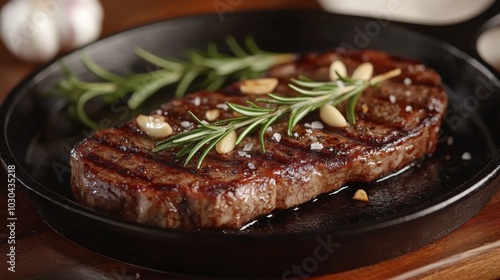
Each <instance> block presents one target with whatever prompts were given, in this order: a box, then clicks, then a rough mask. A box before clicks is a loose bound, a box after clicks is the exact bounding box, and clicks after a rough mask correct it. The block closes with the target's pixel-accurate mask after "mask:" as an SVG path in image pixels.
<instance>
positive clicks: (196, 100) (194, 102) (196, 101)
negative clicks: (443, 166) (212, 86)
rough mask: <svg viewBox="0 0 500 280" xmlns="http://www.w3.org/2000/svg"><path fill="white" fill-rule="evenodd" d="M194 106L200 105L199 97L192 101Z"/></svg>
mask: <svg viewBox="0 0 500 280" xmlns="http://www.w3.org/2000/svg"><path fill="white" fill-rule="evenodd" d="M193 104H194V106H200V105H201V99H200V97H199V96H196V97H195V98H194V100H193Z"/></svg>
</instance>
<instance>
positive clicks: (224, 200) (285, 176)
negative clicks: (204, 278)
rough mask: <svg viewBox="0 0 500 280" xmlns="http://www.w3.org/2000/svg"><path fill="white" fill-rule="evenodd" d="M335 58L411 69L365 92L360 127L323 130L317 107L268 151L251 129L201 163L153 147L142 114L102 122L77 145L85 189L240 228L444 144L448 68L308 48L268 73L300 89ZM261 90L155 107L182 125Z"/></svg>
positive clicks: (185, 223)
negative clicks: (140, 122)
mask: <svg viewBox="0 0 500 280" xmlns="http://www.w3.org/2000/svg"><path fill="white" fill-rule="evenodd" d="M335 59H340V60H342V61H343V62H344V63H345V64H346V65H347V67H348V70H349V73H352V70H353V69H354V68H355V67H356V66H357V65H359V64H360V63H361V62H362V61H370V62H372V63H373V65H374V68H375V74H379V73H382V72H386V71H389V70H392V69H394V68H400V69H401V70H402V75H400V76H398V77H396V78H394V79H392V80H390V81H385V82H383V83H382V84H381V85H380V86H379V87H373V88H370V89H368V90H366V91H365V92H364V93H363V94H362V95H361V96H360V98H359V100H358V104H357V107H356V117H357V124H356V126H352V125H351V126H349V127H348V128H347V129H338V128H330V127H327V126H326V125H325V127H324V128H323V129H313V128H311V127H310V125H309V124H310V123H311V122H313V121H316V120H319V116H318V114H317V113H314V112H313V113H311V114H310V115H309V116H308V117H307V118H306V119H305V120H303V121H302V122H301V123H300V124H299V125H297V126H296V127H295V128H294V132H295V133H294V136H292V137H289V136H287V135H286V128H287V127H286V126H287V120H282V121H281V122H279V123H277V124H275V125H273V126H272V131H268V132H267V134H266V136H265V138H266V149H267V152H266V153H265V154H262V153H261V151H260V146H259V142H258V139H257V137H255V136H251V137H247V138H245V139H244V141H243V142H242V144H240V145H239V146H238V147H236V149H235V150H233V151H232V152H230V153H228V154H226V155H220V154H217V153H216V152H215V151H212V152H210V153H209V155H208V156H207V158H206V159H205V160H204V161H203V164H202V166H201V168H200V169H196V167H195V165H196V158H194V159H193V160H192V162H191V163H190V164H189V165H187V166H184V164H183V159H182V158H181V159H179V158H177V157H176V155H175V153H176V151H177V150H165V151H162V152H159V153H153V152H151V150H152V148H153V147H155V144H156V143H157V141H158V139H152V138H151V137H148V136H147V135H146V134H145V133H144V132H142V131H141V130H140V129H139V128H138V127H137V123H136V122H135V120H132V121H130V122H128V123H125V124H122V125H120V126H117V127H112V128H109V129H103V130H99V131H97V132H95V133H93V134H92V135H91V136H90V137H88V138H86V139H84V140H83V141H82V142H80V143H79V144H78V145H77V146H76V147H75V148H74V150H73V151H72V155H71V166H72V188H73V193H74V195H75V198H76V199H77V200H78V201H80V202H82V203H83V204H85V205H87V206H89V207H92V208H95V209H98V210H102V211H106V212H110V213H115V214H118V215H120V216H122V217H124V218H126V219H130V220H134V221H137V222H139V223H146V224H151V225H157V226H161V227H170V228H178V227H182V228H206V227H231V228H238V227H241V226H242V225H243V224H245V223H247V222H249V221H251V220H253V219H255V218H257V217H259V216H262V215H265V214H268V213H269V212H271V211H273V210H274V209H285V208H290V207H294V206H296V205H298V204H301V203H304V202H306V201H308V200H310V199H312V198H314V197H315V196H318V195H319V194H322V193H327V192H331V191H333V190H336V189H338V188H339V187H340V186H342V185H343V184H345V183H346V182H352V181H363V182H369V181H372V180H375V179H377V178H379V177H381V176H383V175H385V174H387V173H390V172H394V171H397V170H398V169H401V168H402V167H404V166H406V165H408V164H411V163H412V162H414V161H415V160H417V159H420V158H422V157H424V156H425V155H426V154H430V153H432V152H433V151H434V150H435V147H436V142H437V135H438V131H439V127H440V124H441V120H442V117H443V113H444V111H445V109H446V104H447V98H446V94H445V92H444V90H443V88H442V87H441V80H440V77H439V75H438V74H437V73H436V72H434V71H433V70H431V69H429V68H427V67H425V66H424V65H422V64H420V63H419V62H417V61H412V60H408V59H402V58H396V57H392V56H389V55H387V54H385V53H382V52H377V51H360V52H356V51H352V52H351V51H349V52H344V53H335V52H329V53H325V54H306V55H303V56H301V57H300V58H299V59H298V61H296V62H293V63H288V64H284V65H281V66H278V67H275V68H273V69H271V70H270V71H268V76H271V77H276V78H278V79H280V81H281V83H280V85H279V86H278V88H277V89H276V92H278V93H281V94H286V95H290V94H293V93H292V92H291V91H290V90H289V89H288V87H287V85H286V84H287V82H288V81H289V79H290V78H291V77H296V76H298V75H299V74H304V75H307V76H308V77H311V78H313V79H316V80H327V79H328V66H329V64H330V63H331V62H332V61H333V60H335ZM253 98H255V97H253V96H248V95H243V94H241V93H240V92H239V90H238V85H237V84H235V85H232V86H229V87H227V88H225V89H223V90H220V91H218V92H206V91H202V92H198V93H194V94H190V95H188V96H186V97H184V98H179V99H174V100H172V101H170V102H168V103H166V104H163V105H162V106H161V109H160V110H158V112H155V114H160V115H163V116H164V117H165V119H166V121H167V122H168V123H169V124H170V125H171V126H172V128H173V130H174V133H180V132H182V131H185V130H187V129H190V128H191V127H190V126H191V124H192V120H191V119H190V118H189V116H188V114H187V112H188V111H191V112H193V113H194V114H195V115H197V116H198V117H199V118H200V119H204V116H205V112H206V111H207V110H209V109H214V108H218V109H219V110H220V112H221V117H220V118H228V117H232V112H230V111H227V110H224V109H226V108H225V106H224V104H225V102H228V101H230V102H234V103H240V104H244V102H245V100H248V99H253ZM276 133H278V134H279V135H280V136H281V139H280V141H279V142H278V141H277V138H279V137H276ZM273 135H274V136H273ZM318 143H320V144H321V145H318ZM311 145H313V147H318V146H319V147H321V146H322V148H320V149H311V147H312V146H311Z"/></svg>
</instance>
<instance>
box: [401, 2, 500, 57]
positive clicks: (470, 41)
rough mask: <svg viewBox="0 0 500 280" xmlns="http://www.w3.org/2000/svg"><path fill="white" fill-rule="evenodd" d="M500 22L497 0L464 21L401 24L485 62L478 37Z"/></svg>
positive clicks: (499, 5) (499, 9) (499, 6)
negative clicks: (479, 50)
mask: <svg viewBox="0 0 500 280" xmlns="http://www.w3.org/2000/svg"><path fill="white" fill-rule="evenodd" d="M499 24H500V1H495V2H494V3H493V4H492V5H491V6H490V7H489V8H488V9H486V10H485V11H483V12H482V13H481V14H479V15H477V16H475V17H473V18H471V19H469V20H467V21H464V22H460V23H456V24H451V25H444V26H427V25H426V26H424V25H417V24H409V23H402V24H401V25H402V26H404V27H406V28H409V29H412V30H415V31H417V32H419V33H422V34H426V35H429V36H431V37H434V38H436V39H439V40H442V41H445V42H447V43H449V44H451V45H453V46H455V47H457V48H458V49H460V50H462V51H465V52H466V53H468V54H469V55H470V56H472V57H474V58H476V59H478V60H479V61H481V62H484V60H483V59H481V57H480V56H479V53H478V52H477V48H476V42H477V39H478V38H479V36H480V35H481V34H482V33H483V32H484V31H486V30H487V29H489V28H491V27H493V26H495V25H499ZM499 47H500V46H499Z"/></svg>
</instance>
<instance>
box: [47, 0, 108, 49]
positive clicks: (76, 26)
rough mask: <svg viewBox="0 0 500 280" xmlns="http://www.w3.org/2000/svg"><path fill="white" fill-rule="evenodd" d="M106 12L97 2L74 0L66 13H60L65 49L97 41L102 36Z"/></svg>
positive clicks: (68, 3) (61, 35)
mask: <svg viewBox="0 0 500 280" xmlns="http://www.w3.org/2000/svg"><path fill="white" fill-rule="evenodd" d="M103 17H104V11H103V8H102V6H101V4H100V2H99V1H97V0H72V1H68V2H67V3H66V5H65V12H64V13H58V14H57V17H56V23H57V24H56V25H57V27H58V32H59V36H60V37H59V38H60V43H61V46H62V48H63V49H72V48H76V47H80V46H82V45H85V44H88V43H90V42H92V41H94V40H96V39H97V38H98V37H99V35H100V34H101V29H102V21H103Z"/></svg>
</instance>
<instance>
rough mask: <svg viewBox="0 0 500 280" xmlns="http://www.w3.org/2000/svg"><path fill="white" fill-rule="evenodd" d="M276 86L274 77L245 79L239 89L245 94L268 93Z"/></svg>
mask: <svg viewBox="0 0 500 280" xmlns="http://www.w3.org/2000/svg"><path fill="white" fill-rule="evenodd" d="M276 86H278V79H276V78H261V79H252V80H245V81H243V82H241V84H240V91H241V92H242V93H245V94H268V93H271V92H272V91H273V90H274V89H275V88H276Z"/></svg>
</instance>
